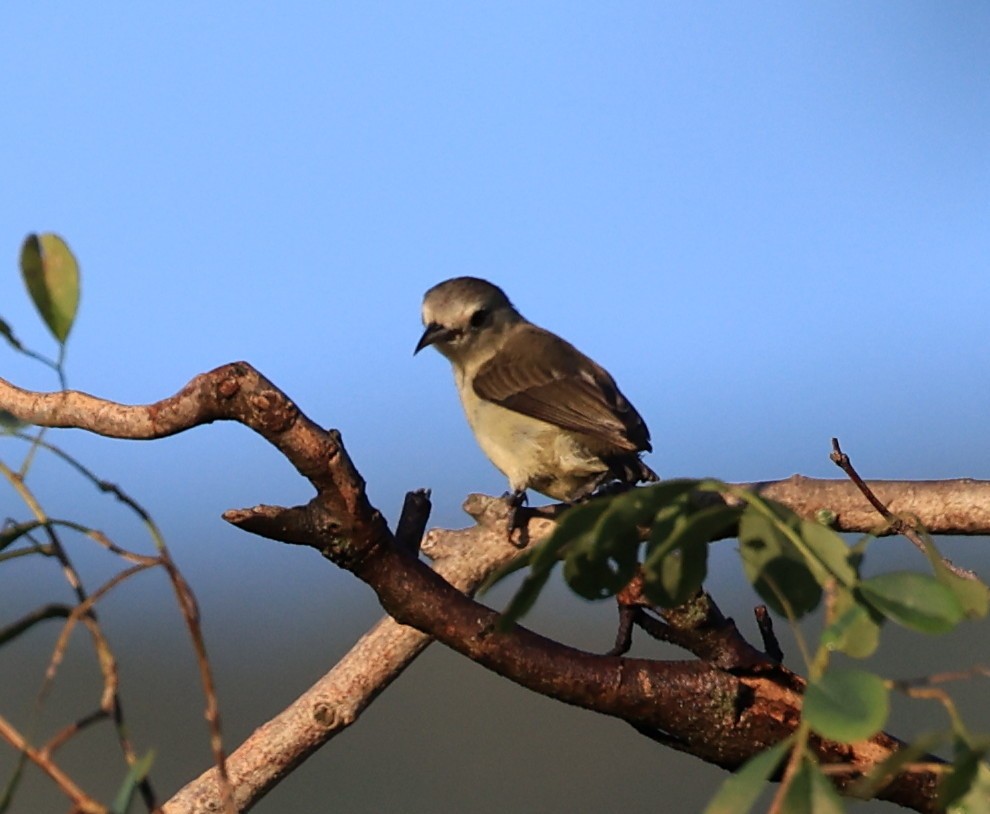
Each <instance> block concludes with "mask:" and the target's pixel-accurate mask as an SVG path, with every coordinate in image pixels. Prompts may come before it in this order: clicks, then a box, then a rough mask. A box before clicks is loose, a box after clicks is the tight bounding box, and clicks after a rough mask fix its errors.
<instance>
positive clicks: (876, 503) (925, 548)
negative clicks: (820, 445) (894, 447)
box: [828, 438, 978, 580]
mask: <svg viewBox="0 0 990 814" xmlns="http://www.w3.org/2000/svg"><path fill="white" fill-rule="evenodd" d="M828 457H829V459H830V460H831V461H832V462H833V463H834V464H835V465H836V466H838V467H839V469H841V470H842V471H843V472H845V473H846V475H848V476H849V479H850V480H851V481H852V482H853V483H854V484H856V488H858V489H859V491H860V492H862V493H863V497H865V498H866V499H867V500H868V501H869V502H870V505H871V506H872V507H873V508H874V509H876V510H877V512H879V514H880V516H881V517H882V518H883V519H884V520H885V521H886V522H887V524H888V525H889V526H890V527H891V528H892V529H893V530H894V531H896V532H897V533H898V534H901V535H903V536H904V537H906V538H907V539H908V540H910V541H911V543H913V544H914V546H915V547H916V548H917V549H918V550H919V551H920V552H921V553H922V554H924V555H925V556H926V557H928V556H930V549H931V546H930V544H928V543H926V542H925V540H924V539H922V537H921V535H920V534H918V531H917V529H915V528H914V527H913V526H912V525H911V524H910V523H907V522H905V521H904V520H903V519H902V518H900V517H898V516H897V515H895V514H894V513H893V512H891V511H890V509H888V508H887V506H886V505H884V503H883V501H882V500H880V498H878V497H877V496H876V494H874V492H873V490H872V489H871V488H870V486H869V484H867V482H866V481H864V480H863V479H862V478H861V477H860V476H859V473H858V472H857V471H856V469H855V468H854V467H853V465H852V461H850V460H849V456H848V455H846V453H845V452H843V451H842V448H841V447H840V446H839V439H838V438H833V439H832V452H831V454H830V455H829V456H828ZM938 556H939V559H940V560H941V561H942V564H943V565H944V566H945V567H946V568H947V569H949V571H951V572H952V573H953V574H955V575H956V576H957V577H962V578H963V579H971V580H975V579H978V577H977V576H976V574H975V573H973V572H972V571H970V570H969V569H967V568H961V567H959V566H958V565H956V564H955V563H953V562H952V560H950V559H948V558H947V557H943V556H942V555H941V554H939V555H938Z"/></svg>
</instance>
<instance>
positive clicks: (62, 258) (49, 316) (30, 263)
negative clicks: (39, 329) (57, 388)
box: [21, 233, 79, 344]
mask: <svg viewBox="0 0 990 814" xmlns="http://www.w3.org/2000/svg"><path fill="white" fill-rule="evenodd" d="M21 274H22V275H23V277H24V283H25V285H27V289H28V293H29V294H30V295H31V299H32V300H33V301H34V307H35V308H37V309H38V313H40V314H41V317H42V319H44V321H45V324H46V325H47V326H48V329H49V330H50V331H51V332H52V334H53V335H54V336H55V338H56V339H57V340H58V341H59V343H60V344H65V340H66V338H68V336H69V331H70V330H71V328H72V323H73V322H74V321H75V318H76V310H77V309H78V307H79V266H78V264H77V263H76V258H75V257H74V256H73V255H72V252H71V250H70V249H69V247H68V246H67V245H66V243H65V241H64V240H62V238H60V237H59V236H58V235H54V234H51V233H45V234H42V235H35V234H31V235H28V236H27V238H26V239H25V241H24V245H23V246H22V247H21Z"/></svg>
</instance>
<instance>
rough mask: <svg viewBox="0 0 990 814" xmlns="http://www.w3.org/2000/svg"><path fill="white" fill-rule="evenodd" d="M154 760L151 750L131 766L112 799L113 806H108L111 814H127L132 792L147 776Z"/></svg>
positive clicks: (132, 795)
mask: <svg viewBox="0 0 990 814" xmlns="http://www.w3.org/2000/svg"><path fill="white" fill-rule="evenodd" d="M154 760H155V753H154V750H152V751H150V752H148V754H146V755H145V756H144V757H143V758H141V759H140V760H138V761H136V762H135V763H134V765H133V766H131V768H130V770H129V771H128V772H127V777H125V778H124V782H123V784H122V785H121V787H120V790H119V791H118V792H117V796H116V797H114V800H113V805H111V806H110V811H111V812H112V814H127V809H128V808H130V805H131V800H132V799H133V798H134V792H135V791H137V787H138V784H140V783H141V782H142V781H143V780H144V779H145V778H146V777H147V776H148V772H150V771H151V764H152V763H153V762H154Z"/></svg>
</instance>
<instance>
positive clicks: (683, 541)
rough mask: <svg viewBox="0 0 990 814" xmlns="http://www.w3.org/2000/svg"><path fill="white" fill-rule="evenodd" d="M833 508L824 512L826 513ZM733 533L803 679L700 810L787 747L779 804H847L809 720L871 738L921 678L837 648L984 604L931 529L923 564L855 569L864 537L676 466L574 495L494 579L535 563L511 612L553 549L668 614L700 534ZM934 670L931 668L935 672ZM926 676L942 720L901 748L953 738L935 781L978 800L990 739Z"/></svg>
mask: <svg viewBox="0 0 990 814" xmlns="http://www.w3.org/2000/svg"><path fill="white" fill-rule="evenodd" d="M830 515H831V513H830V512H828V511H825V512H822V513H820V516H821V517H822V518H824V519H825V520H828V519H829V518H830ZM727 537H735V538H736V539H737V540H738V542H739V556H740V559H741V561H742V569H743V572H744V573H745V575H746V578H747V579H748V580H749V581H750V583H751V584H752V585H753V587H754V588H755V590H756V592H757V593H758V594H759V595H760V597H761V598H762V599H763V600H764V601H765V602H766V603H767V605H769V606H770V608H772V609H773V610H774V611H775V612H776V613H778V614H780V615H781V616H784V617H785V618H786V619H787V620H788V621H789V622H790V623H791V624H792V625H794V626H795V632H796V634H797V640H798V642H799V644H800V645H801V647H802V651H803V653H804V657H805V660H806V662H807V668H808V674H809V675H808V678H809V683H808V687H807V691H806V694H805V700H804V707H803V718H802V721H801V724H800V726H799V727H798V729H797V731H796V733H795V734H794V736H793V737H792V738H791V740H790V741H788V742H786V743H785V744H777V745H776V746H774V747H773V748H772V749H770V750H768V751H767V752H765V753H763V754H761V755H757V756H756V757H755V758H753V759H752V760H751V761H749V762H748V763H747V764H746V765H745V766H744V767H743V768H742V769H741V770H740V771H739V772H737V773H736V774H735V775H733V776H732V777H731V778H729V780H728V781H726V783H725V785H724V786H723V788H722V789H721V791H720V792H719V793H718V794H717V795H716V797H715V798H714V799H713V801H712V803H711V805H710V806H709V808H708V810H707V812H708V814H743V812H746V811H749V810H750V809H751V807H752V806H753V805H754V803H755V801H756V798H757V796H758V795H759V793H760V792H761V791H762V789H763V787H764V784H765V781H766V780H767V779H768V778H769V777H770V776H771V774H772V773H773V772H774V770H775V768H776V767H778V766H779V765H780V764H781V762H783V761H785V760H786V763H787V768H786V770H785V772H784V780H783V782H782V783H781V786H780V788H779V789H778V791H777V794H776V800H775V804H774V806H775V807H774V809H773V810H780V811H787V812H792V811H809V812H811V811H814V812H832V811H841V810H842V803H841V799H840V798H839V797H838V795H837V794H836V792H835V789H834V787H833V785H832V783H831V782H830V781H829V780H828V779H827V777H826V774H825V773H824V772H823V770H822V769H821V768H820V767H819V765H818V763H817V761H816V759H815V757H814V754H813V752H812V750H811V749H810V748H809V738H810V737H811V736H812V735H813V734H815V735H819V736H821V737H824V738H827V739H830V740H833V741H839V742H843V743H855V742H858V741H862V740H866V739H868V738H870V737H872V736H873V735H875V734H877V733H878V732H880V731H881V730H882V729H883V727H884V725H885V724H886V721H887V715H888V711H889V708H890V699H889V696H890V692H891V691H892V690H899V691H902V692H905V693H906V694H908V695H919V694H921V688H920V687H918V686H916V685H915V686H905V685H903V684H899V683H897V682H895V681H891V680H889V679H886V678H884V677H882V676H879V675H877V674H876V673H873V672H870V671H868V670H863V669H853V668H849V667H836V666H834V665H833V664H832V663H831V662H832V656H833V655H835V654H843V655H844V656H847V657H851V658H853V659H866V658H868V657H869V656H871V655H872V654H873V653H874V651H875V650H876V648H877V645H878V643H879V641H880V635H881V633H882V629H883V626H884V624H886V623H887V622H893V623H895V624H898V625H901V626H903V627H906V628H908V629H910V630H913V631H916V632H918V633H924V634H929V635H939V634H943V633H946V632H948V631H950V630H952V629H953V628H955V627H956V626H957V625H959V624H960V623H961V622H963V621H964V620H966V619H978V618H983V617H986V616H987V612H988V604H990V591H988V589H987V586H986V585H984V584H983V583H982V582H979V581H978V580H975V579H970V578H966V577H964V576H960V575H958V574H956V573H953V571H952V570H950V569H949V568H948V567H947V566H946V564H945V561H944V560H943V559H942V558H941V556H940V555H939V554H938V551H937V549H936V548H935V545H934V543H933V542H932V541H931V540H930V539H929V538H927V537H925V539H924V545H925V551H926V554H927V555H928V559H929V562H930V565H931V573H920V572H914V571H895V572H891V573H883V574H879V575H877V576H872V577H863V576H862V572H861V566H862V564H863V560H864V557H865V554H866V550H867V548H868V545H869V542H870V538H867V539H865V540H863V541H861V542H860V543H859V544H858V545H856V546H849V545H847V543H846V542H845V541H844V540H843V538H842V537H841V536H840V535H839V534H837V533H836V532H835V531H833V530H832V529H830V528H829V527H828V526H827V525H825V524H823V523H821V522H818V521H817V520H809V519H806V518H802V517H800V516H798V515H797V514H795V513H794V512H793V511H791V510H790V509H789V508H787V507H786V506H783V505H781V504H779V503H776V502H774V501H772V500H767V499H765V498H763V497H761V496H760V495H759V494H758V493H756V492H752V491H747V490H745V489H742V488H739V487H736V486H732V485H729V484H727V483H722V482H721V481H717V480H712V479H706V480H687V479H684V480H670V481H664V482H661V483H658V484H655V485H652V486H646V487H643V488H639V489H633V490H630V491H627V492H624V493H622V494H619V495H614V496H607V497H598V498H594V499H592V500H589V501H587V502H585V503H582V504H579V505H576V506H574V507H572V508H571V509H569V510H568V511H567V512H565V513H564V515H563V516H562V517H561V518H560V521H559V523H558V524H557V527H556V529H555V530H554V532H553V533H552V534H551V535H550V536H549V538H547V539H546V540H545V541H544V542H542V543H541V544H539V545H537V546H535V547H534V548H533V549H531V550H530V551H528V552H527V553H526V554H525V555H523V556H522V557H520V558H518V559H517V560H516V561H514V562H513V563H511V564H510V565H509V566H508V567H506V568H504V569H503V570H502V571H501V572H499V573H498V574H496V575H495V576H494V577H493V578H492V579H491V580H490V581H489V585H491V584H494V583H495V582H498V581H499V580H501V579H503V578H504V577H505V576H507V575H508V574H509V573H512V572H513V571H517V570H519V569H521V568H526V567H528V568H529V571H528V573H527V574H526V577H525V579H524V580H523V582H522V584H521V585H520V587H519V589H518V590H517V591H516V593H515V595H514V596H513V597H512V599H511V600H510V602H509V604H508V606H507V607H506V609H505V612H504V614H503V624H504V625H507V626H508V625H511V624H513V623H514V622H516V621H517V620H519V619H520V618H521V617H522V616H523V615H524V614H525V613H526V612H527V611H528V610H529V609H530V608H532V606H533V604H534V603H535V602H536V600H537V597H538V596H539V594H540V592H541V591H542V589H543V587H544V586H545V585H546V583H547V581H548V579H549V578H550V576H551V574H552V573H553V571H554V569H555V568H556V567H557V565H558V563H562V566H563V568H562V570H563V576H564V580H565V582H566V583H567V585H568V586H569V587H570V589H571V590H572V591H574V592H575V593H576V594H578V595H579V596H581V597H584V598H586V599H604V598H606V597H611V596H615V595H616V594H618V593H619V592H620V591H622V590H623V588H625V587H626V586H627V585H628V584H629V582H630V580H632V579H633V577H634V576H636V575H637V574H638V575H639V576H641V578H642V590H643V594H644V596H645V598H646V599H647V600H648V601H649V602H650V603H651V605H652V606H654V607H655V608H656V609H658V610H659V611H660V614H661V616H662V611H663V609H670V608H674V607H676V606H678V605H680V604H682V603H684V602H685V601H686V600H688V599H689V598H691V597H692V596H694V595H695V594H696V593H697V592H698V591H700V590H701V587H702V583H703V582H704V579H705V576H706V569H707V561H708V547H709V545H710V544H711V543H712V542H713V541H715V540H719V539H723V538H727ZM824 597H828V602H827V603H826V609H825V625H824V629H823V631H822V633H821V635H820V637H819V641H818V645H817V647H816V648H815V650H814V652H812V651H811V650H810V648H808V647H807V645H805V644H804V643H803V642H804V639H803V636H802V634H801V630H800V628H798V627H797V623H798V622H799V621H800V620H802V619H803V618H805V617H806V616H807V615H808V614H810V613H812V612H813V611H815V610H816V609H818V608H819V607H820V606H821V605H822V601H823V598H824ZM938 681H939V678H938V677H935V678H933V679H931V680H930V682H929V684H931V685H934V684H936V683H938ZM927 690H928V692H929V694H928V695H927V696H926V697H937V698H938V699H939V700H940V701H942V702H943V704H945V706H946V709H947V710H948V711H949V718H950V727H949V728H948V729H946V730H945V731H943V732H938V733H933V734H931V735H926V736H923V737H921V738H919V739H918V740H916V741H915V743H914V744H913V745H912V746H910V747H909V748H908V749H906V750H902V751H901V752H898V755H897V756H898V757H899V756H901V755H906V758H905V760H906V761H915V760H918V759H921V758H922V756H923V755H924V754H925V753H927V752H928V751H929V750H931V749H934V748H936V747H938V746H940V745H943V744H945V743H951V744H952V746H953V750H954V755H955V757H954V760H953V761H952V765H951V769H950V770H949V771H948V772H947V773H946V775H945V777H944V780H943V782H942V785H941V789H940V795H941V801H942V803H943V804H944V805H945V806H947V807H949V808H950V810H952V811H958V812H963V811H967V812H968V811H977V810H981V809H979V808H973V805H975V803H973V802H972V801H975V800H977V799H979V796H980V794H982V793H983V791H985V788H986V783H987V781H986V776H987V766H986V763H985V756H986V753H987V751H988V748H990V747H988V745H990V741H988V740H987V739H986V738H981V737H978V736H975V735H973V734H971V733H969V732H968V731H967V730H966V728H965V726H964V725H963V723H962V721H961V720H960V719H959V717H958V715H956V714H955V711H954V707H953V705H952V702H951V699H949V697H948V696H947V695H945V694H944V693H942V692H941V691H937V692H934V693H933V692H932V687H930V686H929V687H927ZM788 750H789V752H790V755H789V757H787V756H786V753H787V751H788ZM902 767H903V764H901V765H900V766H898V767H894V766H884V767H881V769H880V770H878V772H875V773H873V774H872V775H870V776H869V777H868V778H865V779H864V781H863V782H862V783H861V784H860V786H859V787H858V788H857V789H856V792H857V793H859V794H863V795H865V796H871V795H872V794H873V793H875V792H876V791H877V789H878V788H879V787H881V786H882V785H883V782H884V779H885V778H889V777H890V776H891V774H892V771H893V769H894V768H902Z"/></svg>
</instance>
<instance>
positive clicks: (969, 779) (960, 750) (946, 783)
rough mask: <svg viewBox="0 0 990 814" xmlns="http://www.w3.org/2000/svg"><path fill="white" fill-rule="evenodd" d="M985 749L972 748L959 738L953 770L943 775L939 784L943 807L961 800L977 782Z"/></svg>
mask: <svg viewBox="0 0 990 814" xmlns="http://www.w3.org/2000/svg"><path fill="white" fill-rule="evenodd" d="M984 754H985V752H984V750H982V749H972V748H970V746H969V745H968V744H966V743H965V742H963V741H961V740H959V741H957V742H956V759H955V760H953V761H952V771H951V772H949V773H948V774H946V775H943V776H942V779H941V781H940V782H939V784H938V804H939V805H940V806H942V807H943V808H947V807H948V806H950V805H952V804H953V803H955V802H956V801H957V800H961V799H962V798H963V797H964V796H965V795H966V794H967V793H968V792H969V790H970V789H971V788H972V786H973V784H974V783H975V782H976V779H977V776H978V773H979V770H980V765H981V763H982V761H983V757H984Z"/></svg>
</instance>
